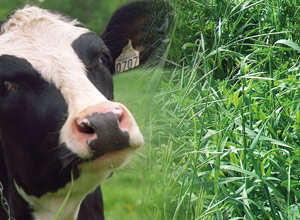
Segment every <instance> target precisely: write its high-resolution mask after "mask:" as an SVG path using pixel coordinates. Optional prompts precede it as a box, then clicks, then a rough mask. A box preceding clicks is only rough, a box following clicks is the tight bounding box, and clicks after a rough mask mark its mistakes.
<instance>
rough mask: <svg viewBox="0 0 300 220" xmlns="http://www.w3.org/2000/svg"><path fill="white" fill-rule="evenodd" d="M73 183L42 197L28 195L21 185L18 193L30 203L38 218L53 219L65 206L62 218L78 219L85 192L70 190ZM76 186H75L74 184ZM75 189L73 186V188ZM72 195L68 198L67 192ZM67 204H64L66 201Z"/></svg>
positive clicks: (65, 219)
mask: <svg viewBox="0 0 300 220" xmlns="http://www.w3.org/2000/svg"><path fill="white" fill-rule="evenodd" d="M71 185H72V184H70V183H69V184H67V185H66V187H65V188H63V189H60V190H58V191H57V192H55V193H47V194H45V195H43V196H42V197H40V198H37V197H34V196H29V195H27V194H26V193H25V192H24V190H23V189H22V188H21V187H18V186H17V191H18V193H19V194H20V195H21V196H22V197H23V199H24V200H25V201H26V202H27V203H28V204H29V205H30V207H31V209H32V210H33V211H32V216H33V218H34V219H36V220H50V219H51V220H52V219H55V217H56V216H57V215H58V213H59V210H60V208H61V207H63V209H62V212H61V215H60V218H59V219H64V220H76V218H77V215H78V211H79V208H80V204H81V202H82V200H83V198H84V197H85V194H84V193H72V190H70V188H71ZM73 187H74V186H73ZM72 189H73V188H72ZM69 191H70V195H69V197H68V198H67V196H66V195H67V194H68V192H69ZM65 200H67V202H66V204H64V205H63V203H64V201H65Z"/></svg>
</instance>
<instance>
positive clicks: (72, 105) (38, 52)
mask: <svg viewBox="0 0 300 220" xmlns="http://www.w3.org/2000/svg"><path fill="white" fill-rule="evenodd" d="M76 23H78V22H76V21H71V22H67V21H66V19H62V17H61V16H59V15H55V14H52V13H49V12H48V11H46V10H42V9H39V8H37V7H26V8H25V9H23V10H19V11H16V12H15V14H14V15H13V17H12V18H10V19H9V20H8V21H7V22H6V23H5V24H4V25H3V27H2V29H1V31H2V35H0V55H3V54H6V55H13V56H16V57H19V58H24V59H26V60H27V61H28V62H30V63H31V64H32V65H33V67H34V68H35V69H36V70H38V71H39V72H40V73H41V75H42V77H43V78H44V79H45V80H46V81H48V82H51V83H53V84H55V85H56V87H57V88H59V89H60V91H61V93H62V94H63V96H64V98H65V100H66V102H67V104H68V108H69V118H68V119H67V122H66V124H65V125H64V127H63V129H62V131H61V142H66V144H67V146H70V147H71V150H72V151H73V152H74V153H77V154H78V155H80V156H82V157H85V156H87V155H88V151H87V150H88V149H87V148H86V147H83V146H81V145H80V143H77V142H76V140H75V139H74V138H73V137H72V132H71V130H70V123H71V121H72V120H74V117H75V116H76V114H77V113H78V112H80V111H82V110H83V109H85V108H87V107H89V106H91V105H94V104H98V103H101V102H103V101H107V99H106V98H105V97H104V96H103V95H102V94H101V93H100V92H99V91H98V90H97V89H96V88H95V87H94V86H93V84H92V83H91V82H90V81H89V80H88V78H87V76H86V70H85V67H84V64H83V63H82V61H81V60H80V59H79V58H78V56H77V55H76V53H75V51H74V50H73V48H72V43H73V41H74V40H76V39H77V38H78V37H79V36H81V35H82V34H85V33H87V32H89V30H88V29H85V28H81V27H75V26H74V24H76Z"/></svg>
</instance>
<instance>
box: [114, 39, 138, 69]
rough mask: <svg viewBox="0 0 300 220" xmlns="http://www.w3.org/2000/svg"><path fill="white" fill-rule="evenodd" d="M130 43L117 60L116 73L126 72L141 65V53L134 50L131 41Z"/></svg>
mask: <svg viewBox="0 0 300 220" xmlns="http://www.w3.org/2000/svg"><path fill="white" fill-rule="evenodd" d="M128 41H129V42H128V44H127V45H126V46H125V47H124V48H123V51H122V53H121V54H120V56H119V57H118V58H117V59H116V62H115V71H116V73H121V72H125V71H127V70H130V69H132V68H134V67H137V66H138V65H140V53H139V51H137V50H135V49H133V47H132V43H131V40H128Z"/></svg>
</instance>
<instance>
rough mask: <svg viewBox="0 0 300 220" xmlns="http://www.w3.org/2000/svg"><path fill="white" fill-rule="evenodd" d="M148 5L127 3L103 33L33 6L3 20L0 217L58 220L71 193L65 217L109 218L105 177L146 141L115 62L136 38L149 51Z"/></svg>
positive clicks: (72, 219) (137, 44) (0, 48)
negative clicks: (116, 78)
mask: <svg viewBox="0 0 300 220" xmlns="http://www.w3.org/2000/svg"><path fill="white" fill-rule="evenodd" d="M150 6H151V4H150V3H149V4H148V3H147V2H135V3H131V4H128V5H126V6H124V7H123V8H121V9H119V10H118V11H117V12H116V13H115V14H114V15H113V16H112V18H111V20H110V22H109V24H108V26H107V28H106V30H105V31H104V33H103V34H102V35H101V38H100V37H98V36H97V35H96V34H95V33H93V32H91V31H90V30H88V29H87V28H86V27H85V26H83V25H82V24H81V23H79V22H78V21H76V20H71V19H69V18H68V17H67V16H65V15H62V14H59V13H56V12H52V11H48V10H44V9H40V8H38V7H35V6H27V7H25V8H24V9H20V10H17V11H15V12H14V13H13V14H12V15H11V16H9V17H8V18H7V19H6V20H5V21H3V22H0V25H1V26H0V28H1V29H0V183H1V185H2V187H3V189H4V191H3V195H2V197H0V202H1V203H0V219H1V220H6V219H8V214H7V212H8V211H10V215H11V217H13V218H14V219H16V220H33V219H36V220H50V219H51V220H53V219H54V218H55V216H56V215H57V213H58V212H59V209H60V207H61V205H62V204H63V201H64V200H65V199H66V197H67V194H68V193H69V192H70V194H69V197H68V200H67V203H66V204H65V205H64V206H63V210H62V213H61V216H60V219H62V220H75V219H78V220H92V219H93V220H100V219H104V214H103V202H102V195H101V190H100V187H98V186H99V184H100V183H101V182H102V181H104V180H105V179H107V178H108V177H109V176H110V175H111V174H112V172H113V171H115V170H116V169H118V168H120V167H121V166H122V165H123V164H124V163H126V161H127V160H128V158H129V157H130V155H131V154H132V153H133V152H134V151H135V150H136V149H137V148H139V147H140V146H142V145H143V136H142V134H141V133H140V131H139V128H138V126H137V124H136V122H135V120H134V118H133V117H132V115H131V113H130V112H129V111H128V109H127V108H126V107H125V106H124V105H122V104H120V103H116V102H113V83H112V73H113V71H114V62H115V60H116V58H117V57H118V56H119V55H120V53H121V51H122V50H123V48H124V46H126V45H127V44H128V42H129V40H131V41H132V44H133V46H134V47H135V48H139V50H142V51H144V50H145V48H146V46H145V45H142V43H141V39H144V38H145V34H146V29H147V27H149V21H151V19H152V17H151V16H149V13H150V14H151V10H153V8H151V7H150ZM145 51H146V50H145ZM2 187H1V188H2ZM0 196H1V195H0ZM3 199H5V200H6V201H7V203H8V204H4V200H3ZM6 207H9V208H10V210H6Z"/></svg>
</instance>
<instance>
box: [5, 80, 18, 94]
mask: <svg viewBox="0 0 300 220" xmlns="http://www.w3.org/2000/svg"><path fill="white" fill-rule="evenodd" d="M2 87H3V88H2V89H1V90H2V92H5V93H9V92H15V91H17V90H19V86H18V85H17V84H16V83H13V82H10V81H4V82H3V85H2Z"/></svg>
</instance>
